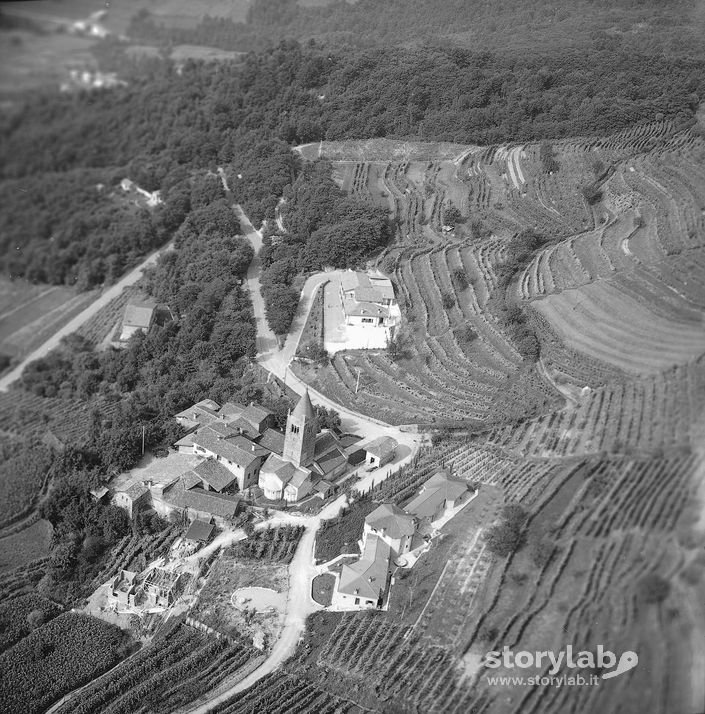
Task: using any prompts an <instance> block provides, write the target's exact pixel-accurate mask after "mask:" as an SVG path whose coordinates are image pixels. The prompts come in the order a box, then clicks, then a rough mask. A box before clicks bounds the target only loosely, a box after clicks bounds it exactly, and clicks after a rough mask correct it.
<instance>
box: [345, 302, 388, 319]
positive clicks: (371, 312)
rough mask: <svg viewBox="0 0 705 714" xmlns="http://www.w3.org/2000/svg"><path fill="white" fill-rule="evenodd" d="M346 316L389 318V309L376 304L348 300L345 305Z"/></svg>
mask: <svg viewBox="0 0 705 714" xmlns="http://www.w3.org/2000/svg"><path fill="white" fill-rule="evenodd" d="M343 309H344V310H345V314H346V315H354V316H355V317H389V309H388V308H386V307H384V306H383V305H377V304H375V303H374V302H370V301H365V302H358V301H357V300H351V299H346V300H345V301H344V304H343Z"/></svg>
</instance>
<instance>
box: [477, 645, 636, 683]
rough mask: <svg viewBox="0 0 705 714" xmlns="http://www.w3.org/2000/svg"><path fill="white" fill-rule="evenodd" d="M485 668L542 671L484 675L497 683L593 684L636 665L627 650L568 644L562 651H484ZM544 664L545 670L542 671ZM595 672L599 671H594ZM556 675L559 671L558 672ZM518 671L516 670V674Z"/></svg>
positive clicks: (632, 653) (634, 656) (634, 659)
mask: <svg viewBox="0 0 705 714" xmlns="http://www.w3.org/2000/svg"><path fill="white" fill-rule="evenodd" d="M483 664H484V666H485V667H487V668H488V669H499V668H502V669H503V670H504V671H506V670H512V669H538V670H542V671H544V672H545V673H544V674H541V675H534V676H530V677H524V676H523V675H522V676H516V675H513V674H512V675H503V676H499V675H497V676H491V675H489V674H488V676H487V680H488V683H489V684H498V685H521V684H528V685H537V684H542V685H552V686H561V685H577V686H585V685H595V684H599V683H600V681H601V680H603V679H612V678H614V677H619V675H620V674H624V673H625V672H628V671H629V670H630V669H634V667H636V666H637V664H639V657H638V656H637V654H636V652H632V651H631V650H627V651H626V652H622V654H621V655H619V657H617V655H616V654H615V653H614V652H612V651H611V650H607V649H605V648H604V647H603V646H602V645H598V646H597V650H596V652H591V651H589V650H580V651H579V652H574V650H573V646H572V645H568V646H567V647H566V648H565V649H564V650H561V651H559V652H554V651H551V650H543V651H537V652H529V651H527V650H519V651H516V652H515V651H514V650H512V649H510V648H509V647H503V648H502V650H501V651H499V650H493V651H492V652H488V653H487V654H486V655H485V657H484V660H483ZM546 667H548V671H546ZM565 670H588V672H570V673H568V672H566V671H565ZM595 671H597V672H599V674H595ZM561 672H562V674H560V676H559V673H561ZM518 674H519V673H517V675H518Z"/></svg>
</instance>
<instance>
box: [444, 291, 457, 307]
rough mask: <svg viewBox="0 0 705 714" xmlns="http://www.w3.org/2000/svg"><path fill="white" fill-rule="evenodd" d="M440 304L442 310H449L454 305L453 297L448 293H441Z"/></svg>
mask: <svg viewBox="0 0 705 714" xmlns="http://www.w3.org/2000/svg"><path fill="white" fill-rule="evenodd" d="M441 304H442V305H443V309H444V310H451V309H452V308H453V306H454V305H455V298H454V297H453V296H452V295H451V294H450V293H443V297H442V298H441Z"/></svg>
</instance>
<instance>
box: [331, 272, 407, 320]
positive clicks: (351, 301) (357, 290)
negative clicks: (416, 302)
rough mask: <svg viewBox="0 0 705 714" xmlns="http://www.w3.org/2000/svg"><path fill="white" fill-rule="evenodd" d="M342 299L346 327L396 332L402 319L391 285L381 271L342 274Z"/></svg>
mask: <svg viewBox="0 0 705 714" xmlns="http://www.w3.org/2000/svg"><path fill="white" fill-rule="evenodd" d="M340 299H341V302H342V306H343V313H344V314H345V324H346V325H362V326H367V327H388V328H394V327H395V326H396V325H397V324H398V323H399V320H400V319H401V311H400V309H399V305H398V304H397V300H396V297H395V295H394V286H393V285H392V281H391V280H390V279H389V278H388V277H386V276H385V275H383V274H382V273H380V272H379V271H374V272H369V273H363V272H360V271H353V270H348V271H346V272H345V273H343V275H342V276H341V280H340Z"/></svg>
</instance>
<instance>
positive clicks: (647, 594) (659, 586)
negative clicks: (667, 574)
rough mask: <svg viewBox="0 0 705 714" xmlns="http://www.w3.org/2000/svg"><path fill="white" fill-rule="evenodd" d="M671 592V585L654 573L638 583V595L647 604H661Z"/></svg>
mask: <svg viewBox="0 0 705 714" xmlns="http://www.w3.org/2000/svg"><path fill="white" fill-rule="evenodd" d="M670 592H671V584H670V583H669V582H668V580H666V579H665V578H662V577H661V576H660V575H656V574H655V573H650V574H649V575H645V576H644V577H643V578H642V579H641V580H640V581H639V594H640V595H641V597H642V598H643V600H644V602H647V603H662V602H663V601H664V600H665V599H666V598H667V597H668V595H669V593H670Z"/></svg>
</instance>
